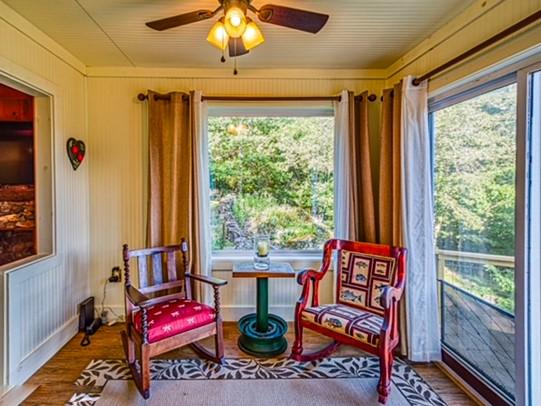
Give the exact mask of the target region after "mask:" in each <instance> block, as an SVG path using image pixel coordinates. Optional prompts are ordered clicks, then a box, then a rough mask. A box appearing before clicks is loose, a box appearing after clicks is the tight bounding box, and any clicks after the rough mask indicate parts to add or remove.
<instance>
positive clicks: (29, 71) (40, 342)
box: [0, 2, 92, 384]
mask: <svg viewBox="0 0 541 406" xmlns="http://www.w3.org/2000/svg"><path fill="white" fill-rule="evenodd" d="M50 49H55V50H56V51H58V54H59V55H62V56H63V57H64V58H65V59H61V58H60V57H58V56H55V55H54V54H53V53H52V52H51V51H50ZM79 69H84V66H83V65H82V64H81V63H80V62H78V61H77V60H76V59H75V58H73V57H72V56H71V55H69V54H68V53H67V52H65V51H64V50H62V49H61V48H59V47H58V45H56V44H54V43H53V42H52V41H51V40H50V39H48V38H47V37H45V36H44V35H43V34H42V33H40V32H38V31H37V30H36V29H35V27H33V26H31V25H30V24H29V23H28V22H27V21H26V20H24V19H22V18H21V17H20V16H19V15H17V14H15V13H14V12H13V11H12V10H11V9H10V8H8V7H7V6H5V4H4V3H2V2H0V75H2V76H5V75H10V76H12V77H14V78H15V79H16V80H18V81H23V82H25V83H26V84H29V85H31V86H35V87H37V88H39V89H41V90H42V91H46V92H48V93H52V94H53V96H54V127H55V142H54V154H55V158H54V166H55V184H56V193H55V199H54V204H55V209H56V230H57V232H56V251H57V253H56V256H55V257H53V258H50V259H47V260H44V261H41V262H38V263H35V264H33V265H28V266H25V267H22V268H20V269H18V270H16V271H13V272H2V273H1V274H0V275H1V277H2V279H3V282H4V288H5V289H7V290H8V295H7V297H2V299H3V301H4V303H3V304H4V305H5V306H7V307H9V316H8V317H7V319H6V320H5V324H4V326H3V327H4V328H5V330H3V333H4V338H5V339H6V340H7V349H8V351H9V364H8V369H9V381H10V382H9V383H10V384H16V383H20V380H21V379H24V376H26V375H28V374H29V373H32V372H33V370H35V369H36V368H38V367H39V366H40V364H41V363H42V362H44V361H46V360H47V358H48V357H50V356H51V355H52V354H54V352H56V351H57V350H58V349H59V348H60V347H61V346H62V345H63V344H64V342H65V341H66V340H67V339H69V338H71V337H72V336H73V334H75V332H76V331H77V304H78V303H79V302H80V301H81V300H83V299H84V298H86V297H87V296H88V294H89V292H90V289H89V278H88V275H89V272H90V264H89V244H90V242H89V239H90V235H89V188H88V178H89V165H88V164H89V161H91V160H92V150H90V151H89V153H88V157H87V161H86V162H83V164H82V165H81V167H80V168H79V170H78V171H77V172H74V171H73V169H72V168H71V165H70V164H69V162H68V159H67V157H66V153H65V143H66V140H67V139H68V138H69V137H75V138H78V139H83V140H87V136H86V78H85V76H84V75H83V73H82V72H81V71H80V70H79ZM23 337H24V340H23V339H22V338H23Z"/></svg>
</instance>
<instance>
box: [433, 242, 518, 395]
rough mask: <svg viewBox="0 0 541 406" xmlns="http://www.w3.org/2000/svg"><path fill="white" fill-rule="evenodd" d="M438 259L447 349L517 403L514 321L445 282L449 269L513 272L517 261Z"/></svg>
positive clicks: (454, 254)
mask: <svg viewBox="0 0 541 406" xmlns="http://www.w3.org/2000/svg"><path fill="white" fill-rule="evenodd" d="M436 257H437V258H436V259H437V268H438V279H439V284H440V300H441V324H442V343H443V345H444V347H445V348H446V349H448V350H450V351H451V352H452V353H453V354H454V356H455V357H458V359H459V360H460V362H461V363H463V364H465V365H467V366H468V367H469V368H470V369H473V370H474V371H476V372H477V375H478V376H479V377H480V378H481V379H483V380H484V381H486V382H487V384H489V386H492V387H493V388H494V389H495V390H496V391H498V392H499V393H500V394H501V395H502V396H503V397H505V398H507V399H511V400H512V399H513V396H514V390H515V377H514V373H513V371H514V352H513V349H514V330H515V317H514V315H513V314H512V313H511V312H509V311H507V310H505V309H502V308H501V307H499V306H498V305H497V304H495V303H491V302H490V301H488V300H486V299H485V298H483V297H480V295H479V293H478V292H477V293H476V291H475V289H471V290H469V289H468V288H467V287H466V288H465V287H463V286H462V287H461V286H457V285H456V284H454V283H453V281H452V280H449V279H452V278H447V280H446V278H445V276H446V273H447V272H448V271H449V270H450V269H453V270H454V271H455V272H456V269H461V267H463V269H468V266H471V265H469V264H478V265H493V266H496V267H499V268H511V269H513V268H514V266H515V259H514V257H511V256H503V255H490V254H482V253H475V252H461V251H450V250H437V251H436ZM449 262H452V263H449ZM457 264H458V265H457ZM474 268H475V271H473V272H481V273H482V272H483V271H482V269H484V268H483V267H481V266H477V267H474ZM447 276H448V275H447ZM477 276H478V277H479V274H477ZM481 280H482V279H481ZM463 285H464V284H463Z"/></svg>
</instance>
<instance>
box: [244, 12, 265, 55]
mask: <svg viewBox="0 0 541 406" xmlns="http://www.w3.org/2000/svg"><path fill="white" fill-rule="evenodd" d="M242 42H243V43H244V47H245V48H246V49H248V50H249V49H252V48H255V47H256V46H258V45H261V44H262V43H263V42H265V37H264V36H263V34H262V33H261V30H260V29H259V27H258V26H257V24H256V23H254V22H253V21H252V20H250V19H248V24H247V25H246V30H244V34H242Z"/></svg>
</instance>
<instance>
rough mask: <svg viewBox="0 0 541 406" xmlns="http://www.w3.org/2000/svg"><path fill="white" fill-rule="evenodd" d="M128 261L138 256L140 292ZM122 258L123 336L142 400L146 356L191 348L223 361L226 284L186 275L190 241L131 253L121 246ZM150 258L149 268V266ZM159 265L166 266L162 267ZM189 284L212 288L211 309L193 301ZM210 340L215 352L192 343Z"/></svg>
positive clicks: (146, 388)
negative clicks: (221, 292) (221, 291)
mask: <svg viewBox="0 0 541 406" xmlns="http://www.w3.org/2000/svg"><path fill="white" fill-rule="evenodd" d="M179 255H181V256H182V267H181V268H180V269H177V257H178V256H179ZM131 258H137V262H138V270H139V289H136V288H135V287H133V286H132V284H131V279H130V259H131ZM123 259H124V272H125V291H124V292H125V302H126V331H123V332H122V333H121V336H122V343H123V345H124V352H125V353H126V359H127V360H128V365H129V367H130V370H131V373H132V375H133V379H134V381H135V384H136V385H137V389H139V392H140V393H141V395H142V396H143V397H144V398H145V399H148V398H149V396H150V358H152V357H154V356H157V355H159V354H163V353H165V352H168V351H171V350H173V349H176V348H178V347H182V346H184V345H186V344H191V347H192V349H193V350H194V351H195V352H196V353H197V354H198V355H199V356H201V357H204V358H207V359H210V360H212V361H214V362H217V363H222V360H223V356H224V350H223V330H222V319H221V316H220V296H219V287H220V286H223V285H225V284H226V283H227V282H226V281H224V280H221V279H217V278H212V277H208V276H203V275H194V274H191V273H189V259H188V243H187V242H186V241H185V240H184V239H182V240H181V243H180V245H170V246H166V247H154V248H146V249H137V250H129V249H128V245H127V244H124V246H123ZM149 259H151V267H149V266H148V265H149V264H148V260H149ZM162 265H166V267H165V269H164V268H163V266H162ZM149 269H151V271H149ZM192 280H194V281H198V282H203V283H207V284H210V285H212V287H213V289H214V308H212V307H210V306H207V305H205V304H202V303H198V302H196V301H195V300H192V295H191V281H192ZM158 294H161V295H160V296H158ZM209 336H215V337H214V341H215V347H216V349H215V353H214V354H213V353H211V352H210V351H209V350H207V349H206V348H204V347H203V346H201V345H200V344H198V343H196V341H199V340H201V339H203V338H206V337H209ZM136 356H137V358H138V359H139V363H138V364H137V363H136Z"/></svg>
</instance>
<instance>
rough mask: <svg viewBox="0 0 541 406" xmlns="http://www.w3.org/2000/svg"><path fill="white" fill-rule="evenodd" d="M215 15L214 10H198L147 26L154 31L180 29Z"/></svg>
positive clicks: (151, 22) (163, 19) (152, 22)
mask: <svg viewBox="0 0 541 406" xmlns="http://www.w3.org/2000/svg"><path fill="white" fill-rule="evenodd" d="M213 15H214V12H213V11H212V10H197V11H192V12H191V13H184V14H179V15H177V16H173V17H167V18H162V19H161V20H155V21H150V22H148V23H146V25H147V26H148V27H150V28H152V29H154V30H157V31H163V30H168V29H169V28H174V27H178V26H180V25H186V24H191V23H196V22H198V21H202V20H206V19H207V18H211V17H212V16H213Z"/></svg>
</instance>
